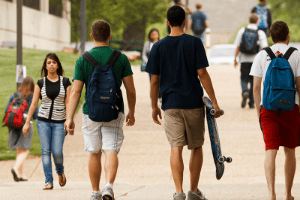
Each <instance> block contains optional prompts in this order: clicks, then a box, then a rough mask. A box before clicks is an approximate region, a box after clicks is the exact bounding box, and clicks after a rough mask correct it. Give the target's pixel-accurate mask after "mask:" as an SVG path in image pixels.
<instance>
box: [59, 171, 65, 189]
mask: <svg viewBox="0 0 300 200" xmlns="http://www.w3.org/2000/svg"><path fill="white" fill-rule="evenodd" d="M58 183H59V185H60V187H63V186H65V185H66V183H67V178H66V176H65V174H58Z"/></svg>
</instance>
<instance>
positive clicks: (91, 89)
mask: <svg viewBox="0 0 300 200" xmlns="http://www.w3.org/2000/svg"><path fill="white" fill-rule="evenodd" d="M119 56H120V52H119V51H113V53H112V55H111V57H110V59H109V61H108V63H107V64H106V65H105V66H101V65H100V64H99V63H98V62H97V61H96V60H95V59H94V58H93V57H92V56H91V55H90V54H89V53H88V52H85V53H84V54H83V57H84V58H85V59H86V60H87V61H88V62H90V63H91V64H92V65H93V67H94V70H93V73H92V74H91V76H90V79H89V80H90V81H89V83H88V85H87V94H86V95H87V105H88V109H89V118H90V119H91V120H93V121H95V122H109V121H112V120H114V119H117V118H118V115H119V112H120V111H121V109H122V108H121V107H122V104H123V99H122V92H121V89H120V88H119V87H118V84H117V82H116V78H115V75H114V72H113V70H112V67H113V66H114V64H115V62H116V61H117V59H118V58H119Z"/></svg>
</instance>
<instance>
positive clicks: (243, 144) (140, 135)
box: [0, 66, 300, 200]
mask: <svg viewBox="0 0 300 200" xmlns="http://www.w3.org/2000/svg"><path fill="white" fill-rule="evenodd" d="M209 72H210V74H211V77H212V80H213V82H214V87H215V90H216V94H217V96H218V99H219V103H220V105H221V107H222V108H223V109H224V110H225V115H224V116H223V117H222V118H220V119H219V120H218V126H219V132H220V138H221V143H222V151H223V153H224V154H225V155H227V156H231V157H232V158H233V162H232V163H231V164H226V170H225V174H224V176H223V178H222V179H221V180H220V181H218V180H216V178H215V168H214V164H213V159H212V155H211V150H210V144H209V139H208V134H207V133H206V141H205V145H204V156H205V157H204V165H203V170H202V173H201V180H200V189H201V190H203V191H204V193H205V195H206V196H207V198H208V199H210V200H215V199H216V200H218V199H220V200H221V199H222V200H266V197H267V188H266V183H265V178H264V169H263V161H264V144H263V138H262V134H261V132H260V129H259V127H258V122H257V117H256V113H255V111H254V110H249V109H248V108H247V109H244V110H242V109H241V108H240V83H239V70H237V69H234V68H233V67H232V66H213V67H210V68H209ZM134 79H135V85H136V90H137V107H136V112H137V113H136V125H135V126H134V127H130V128H129V127H125V141H124V145H123V148H122V150H121V152H120V169H119V172H118V176H117V180H116V184H115V193H116V199H124V200H125V199H128V200H168V199H172V198H171V197H172V193H173V192H174V187H173V181H172V177H171V171H170V168H169V145H168V143H167V139H166V136H165V134H164V131H163V127H160V126H157V125H155V124H153V123H152V120H151V109H150V99H149V83H148V75H147V74H146V73H141V72H139V68H138V67H135V68H134ZM80 124H81V114H80V113H79V114H78V115H77V116H76V128H77V129H76V132H75V135H74V136H67V138H66V142H65V147H64V155H65V173H66V176H67V179H68V182H67V185H66V186H65V187H64V188H60V187H59V185H58V183H57V177H56V176H54V179H55V183H54V190H52V191H43V190H42V189H41V188H42V187H43V181H44V175H43V171H42V165H41V162H40V158H32V159H29V160H28V161H27V162H26V166H25V169H26V172H27V174H28V176H30V181H29V182H26V183H15V182H13V179H12V176H11V174H10V168H11V166H12V164H13V161H2V162H0V200H2V199H3V200H6V199H9V200H15V199H24V200H27V199H32V200H40V199H83V200H84V199H89V196H90V192H91V188H90V183H89V178H88V173H87V154H86V153H85V152H84V151H83V141H82V135H81V130H80ZM184 154H185V158H184V160H185V163H186V167H185V178H184V186H185V187H184V188H185V190H186V191H187V190H188V187H189V185H188V165H187V164H188V154H189V152H188V151H187V150H186V149H185V151H184ZM297 160H298V161H299V160H300V151H299V149H297ZM283 163H284V156H283V152H282V150H281V151H280V152H279V154H278V159H277V172H276V173H277V180H276V181H277V186H276V187H277V189H278V190H277V192H278V199H283V195H284V176H283V173H284V170H283ZM53 169H54V168H53ZM299 170H300V167H299V166H298V167H297V173H296V176H295V186H294V188H293V192H294V196H295V199H296V200H297V199H300V176H299ZM54 174H55V173H54ZM101 184H103V181H102V182H101Z"/></svg>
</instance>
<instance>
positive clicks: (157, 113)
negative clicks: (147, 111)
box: [152, 107, 162, 125]
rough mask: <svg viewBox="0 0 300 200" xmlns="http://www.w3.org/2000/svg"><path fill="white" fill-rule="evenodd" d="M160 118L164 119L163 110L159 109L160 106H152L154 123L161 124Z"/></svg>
mask: <svg viewBox="0 0 300 200" xmlns="http://www.w3.org/2000/svg"><path fill="white" fill-rule="evenodd" d="M158 118H159V119H162V117H161V110H160V109H159V107H156V108H152V119H153V121H154V123H156V124H159V125H161V123H160V121H159V119H158Z"/></svg>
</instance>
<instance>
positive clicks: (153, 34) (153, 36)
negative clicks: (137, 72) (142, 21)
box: [141, 28, 160, 72]
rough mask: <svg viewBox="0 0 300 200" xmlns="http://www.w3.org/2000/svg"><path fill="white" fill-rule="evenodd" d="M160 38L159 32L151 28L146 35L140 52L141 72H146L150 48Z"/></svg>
mask: <svg viewBox="0 0 300 200" xmlns="http://www.w3.org/2000/svg"><path fill="white" fill-rule="evenodd" d="M159 38H160V35H159V30H158V29H157V28H152V29H151V30H150V31H149V33H148V40H147V41H146V42H145V44H144V47H143V52H142V64H141V71H142V72H144V71H146V66H147V62H148V58H149V55H150V51H151V48H152V46H153V44H154V43H155V42H157V41H158V40H159Z"/></svg>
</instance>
